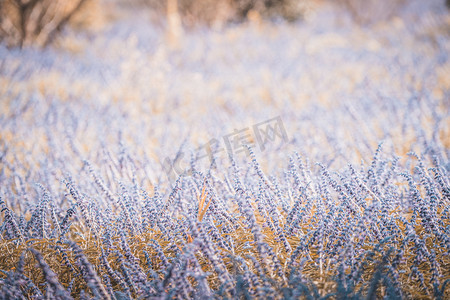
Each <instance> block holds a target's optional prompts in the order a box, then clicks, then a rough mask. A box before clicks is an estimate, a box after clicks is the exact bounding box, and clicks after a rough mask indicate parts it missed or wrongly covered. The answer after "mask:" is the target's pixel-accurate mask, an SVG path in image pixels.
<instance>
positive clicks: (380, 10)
mask: <svg viewBox="0 0 450 300" xmlns="http://www.w3.org/2000/svg"><path fill="white" fill-rule="evenodd" d="M340 2H341V3H342V4H343V5H344V8H346V9H347V10H348V11H349V12H350V13H351V15H352V17H353V19H354V20H355V21H356V22H358V23H359V24H362V25H367V24H371V23H374V22H378V21H383V20H387V19H389V18H391V17H393V16H395V14H396V13H397V12H398V10H399V8H400V7H401V6H402V5H403V4H404V2H405V1H404V0H340Z"/></svg>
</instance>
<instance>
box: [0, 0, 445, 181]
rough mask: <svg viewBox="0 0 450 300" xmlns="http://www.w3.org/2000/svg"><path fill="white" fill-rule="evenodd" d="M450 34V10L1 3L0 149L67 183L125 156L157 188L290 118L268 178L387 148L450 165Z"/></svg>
mask: <svg viewBox="0 0 450 300" xmlns="http://www.w3.org/2000/svg"><path fill="white" fill-rule="evenodd" d="M449 35H450V18H449V10H448V2H447V3H446V1H445V0H427V1H424V0H334V1H331V0H280V1H275V0H222V1H218V0H166V1H157V0H128V1H126V0H1V1H0V95H1V102H2V103H1V107H0V125H1V129H0V141H1V143H0V146H1V145H3V146H2V147H6V146H5V145H7V148H8V149H9V151H8V152H7V153H8V154H6V155H5V160H4V161H10V163H11V164H12V165H14V164H15V163H16V162H17V161H18V160H19V161H22V162H26V164H25V163H24V165H23V168H24V170H29V168H28V166H30V165H36V166H42V164H43V163H44V162H45V164H47V165H49V164H50V166H51V168H52V169H53V170H54V174H55V178H58V176H57V175H58V172H62V171H61V170H65V171H70V170H71V171H72V173H73V172H77V170H78V169H79V168H80V166H82V165H83V159H89V160H90V161H93V162H95V161H98V163H99V164H101V160H99V158H98V157H101V155H100V154H99V153H103V152H102V151H104V149H106V148H107V149H112V151H113V152H114V151H116V152H120V151H122V150H120V149H122V148H123V146H128V147H129V149H130V151H131V152H132V153H133V154H134V156H133V157H134V159H135V160H142V161H148V162H149V163H142V165H145V166H150V169H153V170H152V171H149V170H147V169H145V170H144V168H143V169H142V171H145V172H147V173H148V174H150V175H148V174H147V175H148V176H149V177H151V178H152V181H153V182H160V181H161V180H163V179H161V178H162V177H164V176H165V170H164V163H163V162H164V161H165V159H166V158H169V160H170V161H172V160H174V158H175V157H179V155H178V154H179V153H180V151H185V155H184V159H185V165H189V161H190V159H191V156H192V155H194V156H195V155H197V154H198V153H196V152H197V149H199V147H201V146H202V145H205V144H206V143H208V141H210V140H211V139H217V140H219V141H220V145H219V146H220V147H222V148H223V147H224V140H223V138H224V137H225V136H228V135H230V134H232V133H233V132H235V131H236V130H237V131H239V130H244V129H246V128H252V126H254V125H255V124H259V123H261V122H264V121H266V120H270V119H273V118H276V117H280V118H281V121H282V124H283V126H284V128H285V130H286V134H287V137H288V142H286V141H285V140H281V141H277V142H275V143H273V144H272V145H271V146H268V147H266V148H265V150H264V152H262V151H259V150H258V149H257V151H256V152H257V153H256V154H257V156H258V157H260V158H261V157H263V159H261V160H262V161H261V164H262V166H263V167H264V168H265V170H272V171H273V170H275V171H277V170H279V169H280V168H279V166H280V164H281V163H283V164H284V163H286V162H287V161H288V156H289V155H291V154H292V153H293V151H298V152H299V153H300V154H302V155H306V156H307V157H308V158H309V159H310V160H311V161H313V162H316V161H320V162H323V163H325V164H327V165H328V166H333V167H337V168H338V167H342V166H345V165H346V164H347V163H349V162H352V163H357V164H358V163H360V162H361V160H362V159H363V160H366V161H370V160H371V158H372V155H373V152H374V150H375V149H376V148H377V145H378V143H379V142H380V141H384V147H385V149H386V151H387V152H388V153H390V154H391V155H399V156H404V155H405V154H406V153H407V152H409V151H410V150H416V151H419V150H420V149H431V148H430V147H428V146H427V145H431V144H433V145H435V147H438V148H439V149H443V151H442V153H447V154H446V155H447V157H442V158H441V160H442V161H448V155H449V151H450V150H449V149H450V138H449V137H450V119H449V100H448V99H450V92H449V91H450V76H449V74H450V61H449V53H450V42H449V40H450V39H449ZM249 142H252V138H251V137H250V141H249ZM253 142H254V138H253ZM5 149H6V148H5ZM180 149H182V150H180ZM426 151H431V150H426ZM18 153H24V156H23V157H21V156H20V155H18ZM49 153H51V154H52V155H53V156H51V155H49ZM223 153H224V152H223ZM99 155H100V156H99ZM224 157H225V158H226V157H227V156H226V155H224ZM242 158H243V159H247V157H245V156H242ZM67 162H70V163H67ZM204 163H205V165H206V166H205V168H207V167H208V164H209V161H208V160H204ZM138 165H139V164H138ZM145 168H147V167H145ZM36 171H37V169H36ZM27 172H28V171H27ZM33 176H36V178H39V176H40V175H39V174H37V173H36V174H35V175H33ZM161 176H162V177H161Z"/></svg>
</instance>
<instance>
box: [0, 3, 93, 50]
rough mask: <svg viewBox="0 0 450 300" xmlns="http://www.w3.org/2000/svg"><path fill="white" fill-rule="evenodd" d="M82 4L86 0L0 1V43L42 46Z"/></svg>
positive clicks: (54, 35)
mask: <svg viewBox="0 0 450 300" xmlns="http://www.w3.org/2000/svg"><path fill="white" fill-rule="evenodd" d="M90 1H92V0H90ZM86 2H87V0H0V40H1V41H2V42H5V43H6V44H7V45H9V46H18V47H24V46H27V45H31V44H34V45H38V46H46V45H48V44H49V43H50V42H51V41H52V40H53V39H54V38H55V37H56V36H57V35H58V33H59V32H61V30H62V29H63V28H64V27H65V26H66V25H67V24H68V23H69V22H70V20H71V19H72V18H73V17H74V16H75V15H76V14H77V13H78V12H79V11H80V10H81V9H82V7H83V6H84V5H85V3H86Z"/></svg>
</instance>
